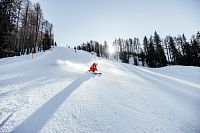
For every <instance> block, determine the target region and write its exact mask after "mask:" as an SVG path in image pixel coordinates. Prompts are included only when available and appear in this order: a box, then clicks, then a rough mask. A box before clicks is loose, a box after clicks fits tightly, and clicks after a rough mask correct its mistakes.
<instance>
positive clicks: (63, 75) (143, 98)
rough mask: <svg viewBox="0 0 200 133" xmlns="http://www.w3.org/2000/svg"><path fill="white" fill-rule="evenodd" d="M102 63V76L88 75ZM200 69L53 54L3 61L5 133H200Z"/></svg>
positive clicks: (0, 89) (0, 126)
mask: <svg viewBox="0 0 200 133" xmlns="http://www.w3.org/2000/svg"><path fill="white" fill-rule="evenodd" d="M92 62H98V69H99V71H100V72H102V73H103V74H102V75H101V76H98V75H94V74H91V73H88V72H87V70H88V69H89V66H90V65H91V64H92ZM199 112H200V68H199V67H191V66H189V67H185V66H168V67H163V68H157V69H151V68H144V67H137V66H133V65H130V64H123V63H120V62H115V61H110V60H105V59H102V58H97V57H95V56H94V55H91V54H90V53H87V52H84V51H78V52H77V53H75V52H74V51H73V49H67V48H61V47H58V48H55V49H53V50H49V51H48V52H45V53H43V52H42V53H37V54H36V56H35V58H34V59H31V55H24V56H19V57H12V58H4V59H0V132H2V133H4V132H14V133H15V132H17V133H31V132H33V133H35V132H41V133H43V132H44V133H47V132H67V133H76V132H77V133H82V132H91V133H93V132H101V133H102V132H105V133H108V132H112V133H115V132H119V133H125V132H128V133H129V132H130V133H131V132H138V133H140V132H142V133H143V132H145V133H147V132H154V133H155V132H162V133H163V132H166V133H168V132H170V133H183V132H185V133H188V132H190V133H198V132H200V127H199V125H200V115H199Z"/></svg>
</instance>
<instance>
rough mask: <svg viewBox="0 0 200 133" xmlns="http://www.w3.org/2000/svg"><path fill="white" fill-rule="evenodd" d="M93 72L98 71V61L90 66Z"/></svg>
mask: <svg viewBox="0 0 200 133" xmlns="http://www.w3.org/2000/svg"><path fill="white" fill-rule="evenodd" d="M89 71H91V72H95V71H98V70H97V63H93V64H92V65H91V66H90V70H89Z"/></svg>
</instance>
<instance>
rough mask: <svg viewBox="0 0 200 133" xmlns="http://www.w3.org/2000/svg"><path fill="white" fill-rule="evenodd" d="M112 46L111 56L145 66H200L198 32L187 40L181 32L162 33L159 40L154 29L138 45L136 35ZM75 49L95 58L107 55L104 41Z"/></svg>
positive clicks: (116, 40)
mask: <svg viewBox="0 0 200 133" xmlns="http://www.w3.org/2000/svg"><path fill="white" fill-rule="evenodd" d="M112 47H114V48H115V53H114V54H113V55H112V57H113V58H114V59H116V60H120V61H122V62H124V63H129V62H130V61H131V62H133V63H134V64H135V65H139V63H140V64H141V65H143V66H148V67H153V68H156V67H163V66H167V65H185V66H200V33H199V32H197V34H196V35H193V36H192V37H191V39H190V41H187V39H186V37H185V35H184V34H183V35H179V36H178V37H172V36H170V35H169V36H166V37H165V38H164V39H161V38H160V36H159V34H158V33H157V32H156V31H155V33H154V35H151V36H150V37H149V38H147V37H146V36H145V37H144V39H143V42H142V44H141V43H140V41H139V38H133V39H132V38H129V39H122V38H119V39H115V40H114V42H113V44H112ZM77 49H78V50H85V51H88V52H94V53H96V54H97V56H99V57H106V58H108V57H109V52H108V49H109V47H108V44H107V42H106V41H105V42H104V44H103V45H102V44H100V43H98V42H97V41H90V42H87V43H83V44H81V45H79V46H78V47H77Z"/></svg>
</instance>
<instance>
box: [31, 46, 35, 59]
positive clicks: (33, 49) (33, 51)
mask: <svg viewBox="0 0 200 133" xmlns="http://www.w3.org/2000/svg"><path fill="white" fill-rule="evenodd" d="M31 53H32V59H33V58H34V55H35V53H36V50H35V48H32V51H31Z"/></svg>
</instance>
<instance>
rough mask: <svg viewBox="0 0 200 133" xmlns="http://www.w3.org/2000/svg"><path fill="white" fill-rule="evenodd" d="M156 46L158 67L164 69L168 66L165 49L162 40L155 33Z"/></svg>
mask: <svg viewBox="0 0 200 133" xmlns="http://www.w3.org/2000/svg"><path fill="white" fill-rule="evenodd" d="M154 45H155V53H156V66H157V67H163V66H166V65H167V59H166V56H165V53H164V49H163V47H162V46H161V39H160V37H159V35H158V34H157V32H156V31H155V33H154Z"/></svg>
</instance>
